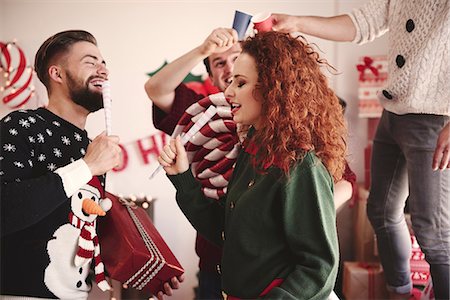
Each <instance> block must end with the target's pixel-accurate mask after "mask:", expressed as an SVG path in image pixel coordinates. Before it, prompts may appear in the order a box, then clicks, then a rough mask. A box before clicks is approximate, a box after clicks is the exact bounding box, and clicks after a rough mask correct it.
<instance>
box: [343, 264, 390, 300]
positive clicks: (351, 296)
mask: <svg viewBox="0 0 450 300" xmlns="http://www.w3.org/2000/svg"><path fill="white" fill-rule="evenodd" d="M343 280H344V282H343V294H344V296H345V299H347V300H360V299H387V289H386V281H385V279H384V273H383V268H382V267H381V265H380V264H379V263H362V262H349V261H345V262H344V278H343Z"/></svg>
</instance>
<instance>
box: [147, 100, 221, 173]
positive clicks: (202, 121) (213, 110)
mask: <svg viewBox="0 0 450 300" xmlns="http://www.w3.org/2000/svg"><path fill="white" fill-rule="evenodd" d="M216 111H217V108H216V107H215V106H214V105H211V106H210V107H208V109H207V110H206V111H205V112H204V113H203V115H202V116H201V117H200V119H198V121H197V122H195V123H194V125H192V127H191V128H190V129H189V130H188V132H186V134H184V135H182V136H181V144H182V145H183V146H184V145H186V143H187V142H188V141H189V140H190V139H191V138H192V137H193V136H194V135H195V134H196V133H197V132H198V131H199V130H200V129H201V128H202V127H203V126H205V124H206V123H208V121H209V120H211V118H212V117H213V116H214V115H215V114H216ZM175 137H176V134H175V132H174V134H172V137H171V138H175ZM162 168H163V167H162V166H161V165H159V166H158V168H157V169H156V170H155V171H153V173H152V175H150V179H153V177H155V176H156V174H158V173H159V172H160V171H161V170H162Z"/></svg>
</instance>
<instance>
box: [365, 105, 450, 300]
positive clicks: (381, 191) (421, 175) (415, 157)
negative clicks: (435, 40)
mask: <svg viewBox="0 0 450 300" xmlns="http://www.w3.org/2000/svg"><path fill="white" fill-rule="evenodd" d="M448 120H449V117H447V116H438V115H425V114H406V115H396V114H394V113H390V112H388V111H383V115H382V117H381V120H380V123H379V125H378V128H377V132H376V135H375V139H374V144H373V154H372V161H371V164H372V165H371V187H370V195H369V199H368V203H367V214H368V217H369V220H370V222H371V223H372V226H373V228H374V230H375V233H376V235H377V242H378V251H379V255H380V259H381V263H382V265H383V268H384V274H385V276H386V281H387V284H388V288H389V289H390V290H391V291H395V292H397V293H408V292H410V291H411V289H412V283H411V279H410V274H411V273H410V266H409V258H410V255H411V240H410V236H409V231H408V228H407V225H406V222H405V218H404V213H403V212H404V207H405V201H406V198H407V197H408V195H409V200H408V202H409V208H410V213H411V222H412V227H413V230H414V234H415V236H416V238H417V241H418V243H419V245H420V247H421V249H422V251H423V252H424V253H425V259H426V260H427V262H428V263H429V264H430V270H431V276H432V279H433V285H434V291H435V295H436V299H449V282H450V281H449V273H450V268H449V265H450V199H449V198H450V192H449V188H450V170H449V169H446V170H444V171H433V170H432V167H431V165H432V158H433V153H434V150H435V147H436V141H437V138H438V135H439V133H440V131H441V129H442V128H443V127H444V125H445V124H446V123H447V122H448Z"/></svg>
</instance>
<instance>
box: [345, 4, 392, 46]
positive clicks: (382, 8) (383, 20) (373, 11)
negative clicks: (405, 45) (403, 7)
mask: <svg viewBox="0 0 450 300" xmlns="http://www.w3.org/2000/svg"><path fill="white" fill-rule="evenodd" d="M389 3H390V0H372V1H370V2H369V3H368V4H367V5H365V6H363V7H361V8H355V9H354V10H353V11H352V12H351V13H349V14H348V15H349V17H350V19H351V20H352V22H353V24H354V25H355V28H356V35H355V39H354V40H353V41H352V42H353V43H357V44H364V43H367V42H371V41H373V40H374V39H375V38H377V37H379V36H382V35H383V34H385V33H386V32H387V31H388V29H389V28H388V17H389Z"/></svg>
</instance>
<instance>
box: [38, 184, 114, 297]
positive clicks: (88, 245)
mask: <svg viewBox="0 0 450 300" xmlns="http://www.w3.org/2000/svg"><path fill="white" fill-rule="evenodd" d="M100 191H103V189H102V187H101V185H100V181H99V180H98V178H97V177H95V176H94V177H93V178H92V180H91V181H90V182H89V183H88V184H86V185H85V186H83V187H82V188H81V189H79V190H78V191H77V192H76V193H74V194H73V195H72V197H71V198H70V203H71V209H72V211H71V212H70V213H69V216H68V223H67V224H64V225H62V226H61V227H59V228H58V229H57V230H56V231H55V233H54V234H53V237H54V239H52V240H50V241H49V242H48V244H47V252H48V255H49V257H50V264H49V265H48V266H47V268H46V269H45V275H44V282H45V284H46V285H47V288H48V289H49V290H50V291H51V292H52V293H53V294H54V295H55V296H57V297H58V298H62V296H64V297H72V296H73V297H74V298H76V297H78V296H79V295H80V292H85V293H86V296H87V293H88V292H89V290H90V285H89V284H88V283H86V282H85V281H84V280H85V278H87V277H88V274H89V272H90V269H91V263H93V264H94V270H95V281H96V282H97V285H98V286H99V288H100V289H101V290H103V291H106V290H109V289H110V286H109V284H108V283H107V281H106V280H105V274H104V265H103V263H102V261H101V258H100V246H99V244H98V237H97V234H96V231H95V229H96V218H97V217H98V214H99V213H104V212H106V211H108V210H109V209H110V208H111V200H110V199H108V198H106V199H102V198H103V193H101V192H100ZM86 207H88V208H91V209H92V210H97V211H96V212H89V211H86V210H87V209H86ZM68 245H73V247H72V246H70V247H69V248H70V249H74V251H73V252H70V253H68V252H67V251H66V250H67V246H68Z"/></svg>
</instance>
